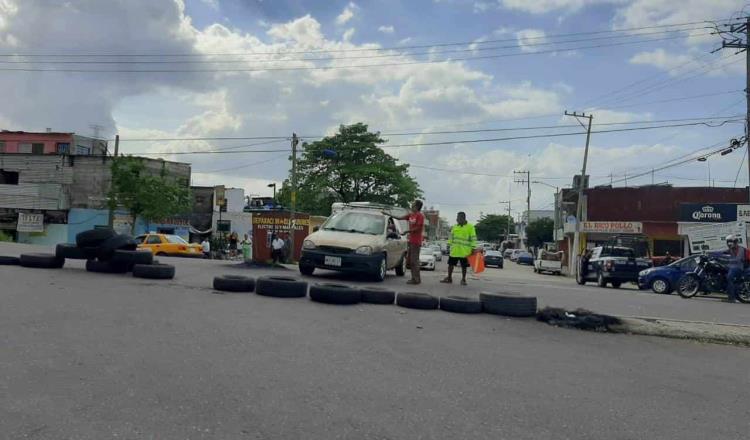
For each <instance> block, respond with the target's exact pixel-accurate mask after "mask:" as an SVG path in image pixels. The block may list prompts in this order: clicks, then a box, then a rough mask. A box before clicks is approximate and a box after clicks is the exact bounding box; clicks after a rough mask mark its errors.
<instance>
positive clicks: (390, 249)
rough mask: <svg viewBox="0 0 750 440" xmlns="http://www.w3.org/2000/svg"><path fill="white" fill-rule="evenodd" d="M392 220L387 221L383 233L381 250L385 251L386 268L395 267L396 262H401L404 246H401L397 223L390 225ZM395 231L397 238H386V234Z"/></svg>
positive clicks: (401, 241)
mask: <svg viewBox="0 0 750 440" xmlns="http://www.w3.org/2000/svg"><path fill="white" fill-rule="evenodd" d="M391 221H392V219H391V218H389V219H388V222H387V223H388V224H387V225H386V231H385V244H384V246H383V248H384V249H385V252H386V253H387V255H388V261H387V262H386V264H387V265H388V268H392V267H396V265H397V264H398V262H399V261H400V260H401V256H402V255H403V253H404V251H403V249H404V245H403V239H402V238H401V233H400V232H401V231H400V228H399V227H398V226H399V225H398V222H393V223H391ZM394 229H395V231H396V233H397V234H398V236H399V238H388V234H389V233H392V232H393V231H394Z"/></svg>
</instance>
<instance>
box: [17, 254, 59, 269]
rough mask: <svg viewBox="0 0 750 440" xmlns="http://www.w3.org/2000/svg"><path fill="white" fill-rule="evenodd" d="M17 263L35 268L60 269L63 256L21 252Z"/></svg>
mask: <svg viewBox="0 0 750 440" xmlns="http://www.w3.org/2000/svg"><path fill="white" fill-rule="evenodd" d="M19 264H20V265H21V266H23V267H33V268H36V269H60V268H62V267H63V266H64V265H65V258H58V257H57V255H54V254H21V258H19Z"/></svg>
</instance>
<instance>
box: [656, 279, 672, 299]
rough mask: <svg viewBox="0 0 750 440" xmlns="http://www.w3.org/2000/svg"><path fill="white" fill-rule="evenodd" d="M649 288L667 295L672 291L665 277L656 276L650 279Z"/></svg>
mask: <svg viewBox="0 0 750 440" xmlns="http://www.w3.org/2000/svg"><path fill="white" fill-rule="evenodd" d="M651 290H652V291H653V292H654V293H658V294H659V295H668V294H669V293H670V292H671V291H672V286H670V285H669V281H667V280H666V279H665V278H662V277H656V278H654V279H653V280H652V281H651Z"/></svg>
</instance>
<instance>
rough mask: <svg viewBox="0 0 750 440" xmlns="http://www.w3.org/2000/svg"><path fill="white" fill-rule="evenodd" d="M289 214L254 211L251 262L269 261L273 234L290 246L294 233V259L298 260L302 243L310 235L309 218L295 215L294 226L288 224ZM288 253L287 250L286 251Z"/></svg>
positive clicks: (305, 215) (298, 214) (284, 212)
mask: <svg viewBox="0 0 750 440" xmlns="http://www.w3.org/2000/svg"><path fill="white" fill-rule="evenodd" d="M290 214H291V213H289V212H286V211H265V212H262V211H255V212H253V218H252V224H253V261H255V262H260V263H265V262H267V261H268V260H270V259H271V237H272V236H273V235H274V234H275V235H277V236H279V237H280V238H281V239H282V240H284V241H285V242H286V243H287V246H288V245H289V244H290V238H291V233H292V231H294V257H293V259H294V260H295V261H298V260H299V257H300V255H301V251H302V242H303V241H304V240H305V238H306V237H307V236H308V235H309V234H310V216H309V215H308V214H300V213H297V214H295V216H294V218H295V220H294V224H293V225H292V224H291V223H292V222H290V217H291V216H290ZM287 252H288V249H287Z"/></svg>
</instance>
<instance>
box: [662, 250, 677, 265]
mask: <svg viewBox="0 0 750 440" xmlns="http://www.w3.org/2000/svg"><path fill="white" fill-rule="evenodd" d="M673 261H674V258H672V255H671V254H670V253H669V251H667V253H666V255H665V256H664V260H663V263H662V265H663V266H669V265H670V264H672V262H673Z"/></svg>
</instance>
